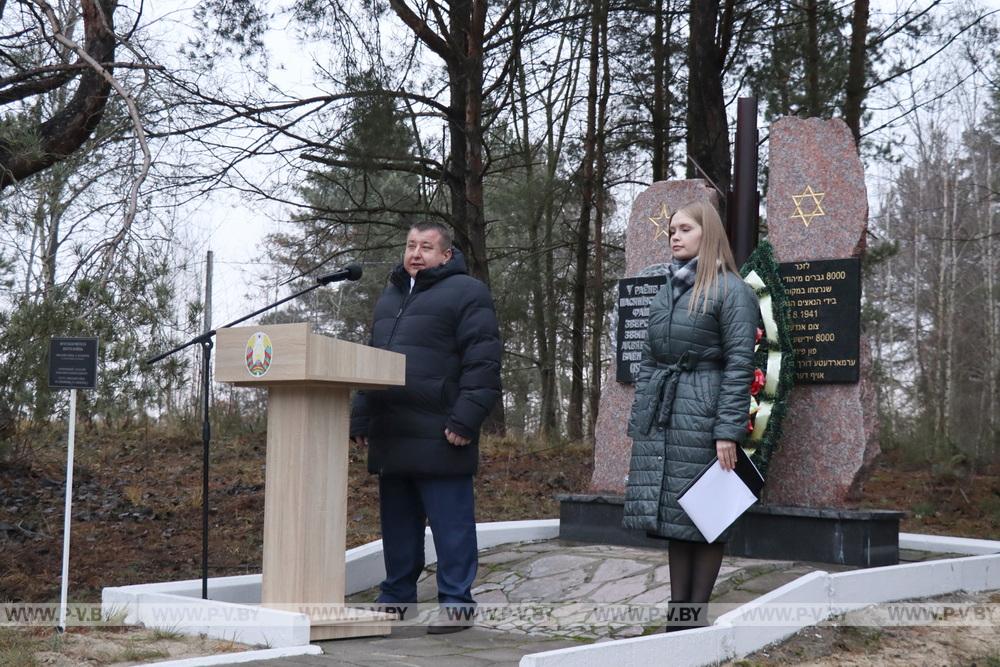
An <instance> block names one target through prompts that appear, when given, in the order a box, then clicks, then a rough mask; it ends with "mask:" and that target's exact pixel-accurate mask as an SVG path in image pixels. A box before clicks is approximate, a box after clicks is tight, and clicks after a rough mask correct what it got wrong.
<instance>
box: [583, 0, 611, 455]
mask: <svg viewBox="0 0 1000 667" xmlns="http://www.w3.org/2000/svg"><path fill="white" fill-rule="evenodd" d="M601 5H602V11H601V40H600V41H601V96H600V98H599V99H598V101H597V138H596V139H597V145H596V147H595V149H596V157H597V172H596V174H595V176H594V180H595V187H596V189H597V192H596V199H595V203H594V282H593V286H592V287H591V293H592V294H593V298H594V303H593V305H592V307H591V308H592V311H593V325H592V327H591V335H590V368H591V371H590V419H589V420H588V422H587V425H588V428H587V432H588V433H589V434H590V435H591V436H593V434H594V427H595V425H596V424H597V414H598V412H599V410H600V405H601V382H602V379H603V376H604V364H603V357H602V354H601V350H602V347H603V343H604V209H605V207H606V206H607V178H606V174H607V169H608V159H607V154H606V152H605V151H606V147H605V144H606V141H605V139H606V137H607V121H608V99H609V98H610V97H611V64H610V55H609V53H608V16H607V0H604V2H602V3H601Z"/></svg>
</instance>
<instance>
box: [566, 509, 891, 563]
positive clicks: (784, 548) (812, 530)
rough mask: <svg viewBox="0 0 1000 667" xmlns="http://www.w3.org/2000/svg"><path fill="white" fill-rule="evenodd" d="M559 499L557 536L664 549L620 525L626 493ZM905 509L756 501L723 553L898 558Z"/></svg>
mask: <svg viewBox="0 0 1000 667" xmlns="http://www.w3.org/2000/svg"><path fill="white" fill-rule="evenodd" d="M558 499H559V538H560V539H563V540H572V541H579V542H596V543H599V544H619V545H624V546H642V547H658V548H665V547H666V545H667V540H663V539H657V538H654V537H649V536H648V535H646V534H645V533H643V532H641V531H635V530H626V529H625V528H622V512H623V509H624V504H625V498H624V496H616V495H611V494H567V495H561V496H558ZM904 516H905V513H904V512H895V511H889V510H861V509H858V510H854V509H823V508H811V507H780V506H770V505H763V506H755V507H751V508H750V509H749V510H747V512H746V514H744V515H743V516H741V517H740V518H739V519H738V520H737V521H736V523H735V524H734V526H733V531H732V535H731V536H730V539H729V542H727V543H726V553H727V554H728V555H730V556H742V557H745V558H768V559H780V560H798V561H809V562H815V563H833V564H836V565H850V566H854V567H881V566H883V565H896V564H897V563H899V521H900V519H902V518H903V517H904Z"/></svg>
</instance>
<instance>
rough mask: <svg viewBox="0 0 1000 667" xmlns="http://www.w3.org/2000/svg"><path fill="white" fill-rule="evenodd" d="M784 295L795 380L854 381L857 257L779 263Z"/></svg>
mask: <svg viewBox="0 0 1000 667" xmlns="http://www.w3.org/2000/svg"><path fill="white" fill-rule="evenodd" d="M779 270H780V273H781V279H782V281H783V282H784V284H785V294H786V295H787V296H788V319H789V324H790V325H791V332H790V333H791V336H792V346H793V347H794V348H795V382H796V383H797V384H825V383H835V382H857V381H858V379H859V377H860V368H859V359H860V350H861V343H860V340H861V262H860V261H859V260H858V259H857V258H850V259H824V260H814V261H809V262H790V263H787V264H781V265H779Z"/></svg>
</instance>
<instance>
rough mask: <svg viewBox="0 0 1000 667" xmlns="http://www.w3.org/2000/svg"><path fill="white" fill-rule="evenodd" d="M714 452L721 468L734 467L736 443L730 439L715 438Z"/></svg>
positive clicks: (729, 468)
mask: <svg viewBox="0 0 1000 667" xmlns="http://www.w3.org/2000/svg"><path fill="white" fill-rule="evenodd" d="M715 453H716V454H717V455H718V457H719V465H721V466H722V469H723V470H732V469H733V468H735V467H736V443H735V442H733V441H732V440H716V441H715Z"/></svg>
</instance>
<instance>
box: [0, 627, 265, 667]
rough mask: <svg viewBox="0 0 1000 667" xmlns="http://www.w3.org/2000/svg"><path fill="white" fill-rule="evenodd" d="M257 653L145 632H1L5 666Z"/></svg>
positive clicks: (111, 664) (77, 665) (115, 666)
mask: <svg viewBox="0 0 1000 667" xmlns="http://www.w3.org/2000/svg"><path fill="white" fill-rule="evenodd" d="M252 648H254V647H251V646H245V645H243V644H237V643H234V642H228V641H219V640H217V639H205V638H202V637H186V636H183V635H180V634H176V633H172V632H162V631H155V630H146V629H142V628H122V629H115V630H95V629H87V630H79V631H77V630H73V631H70V632H68V633H66V634H65V635H58V634H56V633H55V631H54V630H53V629H51V628H45V629H26V628H17V629H11V628H2V629H0V666H2V667H36V666H37V667H42V666H45V667H81V666H87V667H95V666H96V665H100V666H102V667H125V666H126V665H145V664H148V663H149V662H158V661H162V660H168V659H170V660H176V659H180V658H195V657H199V656H204V655H214V654H218V653H235V652H240V651H248V650H251V649H252Z"/></svg>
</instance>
